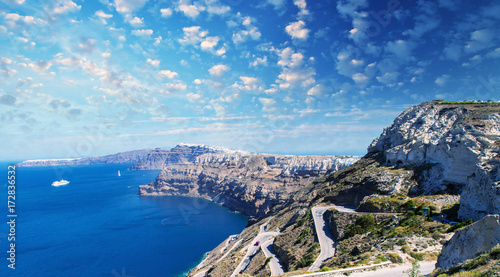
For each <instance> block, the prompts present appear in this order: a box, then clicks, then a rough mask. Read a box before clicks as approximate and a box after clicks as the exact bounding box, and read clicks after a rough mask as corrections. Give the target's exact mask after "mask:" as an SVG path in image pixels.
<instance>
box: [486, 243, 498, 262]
mask: <svg viewBox="0 0 500 277" xmlns="http://www.w3.org/2000/svg"><path fill="white" fill-rule="evenodd" d="M489 255H490V257H491V258H493V259H496V260H498V259H500V244H497V245H496V246H495V247H493V248H491V250H490V253H489Z"/></svg>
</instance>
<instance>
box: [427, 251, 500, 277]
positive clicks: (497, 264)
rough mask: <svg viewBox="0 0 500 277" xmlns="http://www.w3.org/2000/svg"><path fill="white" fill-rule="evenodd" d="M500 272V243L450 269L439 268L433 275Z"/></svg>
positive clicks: (453, 276)
mask: <svg viewBox="0 0 500 277" xmlns="http://www.w3.org/2000/svg"><path fill="white" fill-rule="evenodd" d="M499 272H500V245H497V246H495V247H493V248H492V249H491V250H490V251H489V252H488V253H483V254H479V255H478V256H477V257H476V258H474V259H471V260H467V261H465V262H463V263H461V264H460V265H458V266H455V267H452V268H450V269H448V270H442V269H438V270H435V271H434V272H432V274H431V275H430V276H431V277H449V276H451V277H459V276H460V277H462V276H473V277H494V276H498V273H499Z"/></svg>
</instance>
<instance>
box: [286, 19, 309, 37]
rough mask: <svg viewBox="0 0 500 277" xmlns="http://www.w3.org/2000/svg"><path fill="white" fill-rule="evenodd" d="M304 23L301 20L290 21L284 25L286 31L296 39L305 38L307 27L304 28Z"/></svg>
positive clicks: (307, 31) (307, 32)
mask: <svg viewBox="0 0 500 277" xmlns="http://www.w3.org/2000/svg"><path fill="white" fill-rule="evenodd" d="M305 26H306V23H305V22H304V21H302V20H299V21H297V22H293V23H290V24H289V25H288V26H286V27H285V30H286V32H287V33H288V34H289V35H290V36H291V37H292V38H297V39H307V36H308V34H309V29H307V28H305Z"/></svg>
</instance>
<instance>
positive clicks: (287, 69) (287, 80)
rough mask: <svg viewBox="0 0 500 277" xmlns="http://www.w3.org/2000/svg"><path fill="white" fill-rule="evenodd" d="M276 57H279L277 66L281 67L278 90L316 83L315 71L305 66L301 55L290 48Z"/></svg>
mask: <svg viewBox="0 0 500 277" xmlns="http://www.w3.org/2000/svg"><path fill="white" fill-rule="evenodd" d="M278 55H279V57H280V60H279V61H278V65H279V66H281V67H282V71H281V73H280V75H279V76H278V80H277V83H278V84H279V88H280V89H287V88H293V87H296V86H302V87H307V86H310V85H313V84H314V83H315V82H316V80H315V79H314V75H316V71H315V70H314V69H313V68H312V67H309V66H306V65H305V62H304V55H303V54H302V53H297V52H295V51H293V50H292V48H290V47H287V48H285V49H283V50H281V51H279V52H278Z"/></svg>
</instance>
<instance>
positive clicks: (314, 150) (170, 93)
mask: <svg viewBox="0 0 500 277" xmlns="http://www.w3.org/2000/svg"><path fill="white" fill-rule="evenodd" d="M499 23H500V1H474V2H473V1H455V0H434V1H431V0H419V1H398V0H388V1H370V2H369V1H367V0H339V1H337V0H331V1H311V0H295V1H292V0H264V1H242V0H225V1H223V0H199V1H191V0H176V1H146V0H101V1H78V0H73V1H70V0H62V1H30V0H1V2H0V49H1V51H0V130H1V134H2V136H1V137H0V144H1V145H2V151H1V154H0V155H1V156H0V159H27V158H64V157H78V156H95V155H102V154H110V153H115V152H120V151H125V150H133V149H141V148H152V147H172V146H174V145H176V144H177V143H180V142H186V143H203V144H211V145H218V146H226V147H232V148H238V149H244V150H248V151H255V152H268V153H288V154H324V155H326V154H354V155H363V154H364V153H365V152H366V147H367V146H368V145H369V143H370V142H371V141H372V140H373V139H374V138H375V137H377V136H378V135H379V134H380V133H381V132H382V129H383V127H386V126H388V125H390V124H391V123H392V120H393V119H394V117H396V116H397V115H398V114H399V113H401V112H402V111H403V110H404V109H405V108H407V107H409V106H411V105H414V104H418V103H420V102H423V101H428V100H433V99H447V100H471V99H476V100H489V99H491V100H496V101H499V100H500V99H499V98H500V92H499V90H500V70H499V68H500V67H499V62H500V24H499Z"/></svg>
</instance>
